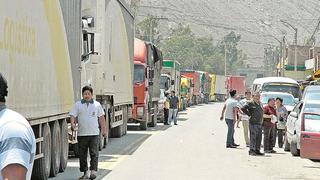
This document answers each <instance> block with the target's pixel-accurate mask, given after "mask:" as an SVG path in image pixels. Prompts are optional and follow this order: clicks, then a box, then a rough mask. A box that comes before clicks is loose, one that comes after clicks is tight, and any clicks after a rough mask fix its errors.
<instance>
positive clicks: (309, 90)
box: [301, 85, 320, 100]
mask: <svg viewBox="0 0 320 180" xmlns="http://www.w3.org/2000/svg"><path fill="white" fill-rule="evenodd" d="M301 100H320V86H319V85H317V86H316V85H315V86H307V87H306V88H305V89H304V91H303V95H302V98H301Z"/></svg>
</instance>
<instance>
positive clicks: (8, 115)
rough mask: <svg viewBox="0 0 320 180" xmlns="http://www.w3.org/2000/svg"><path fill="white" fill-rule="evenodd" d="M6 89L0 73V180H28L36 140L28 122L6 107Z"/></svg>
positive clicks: (5, 83)
mask: <svg viewBox="0 0 320 180" xmlns="http://www.w3.org/2000/svg"><path fill="white" fill-rule="evenodd" d="M7 89H8V85H7V81H6V79H5V78H4V77H3V76H2V74H1V73H0V180H6V179H27V180H29V179H31V174H32V167H33V161H34V156H35V150H36V140H35V136H34V133H33V130H32V128H31V126H30V124H29V122H28V121H27V120H26V119H25V118H24V117H23V116H22V115H20V114H19V113H17V112H15V111H12V110H10V109H8V108H7V107H6V104H5V103H6V98H5V97H6V96H7V95H8V90H7Z"/></svg>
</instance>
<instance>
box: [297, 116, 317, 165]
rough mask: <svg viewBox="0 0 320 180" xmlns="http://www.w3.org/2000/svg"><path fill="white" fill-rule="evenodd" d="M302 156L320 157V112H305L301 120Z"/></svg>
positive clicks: (308, 157) (315, 158)
mask: <svg viewBox="0 0 320 180" xmlns="http://www.w3.org/2000/svg"><path fill="white" fill-rule="evenodd" d="M300 149H301V150H300V157H301V158H306V159H314V160H319V159H320V151H319V149H320V113H319V112H317V113H303V115H302V120H301V136H300Z"/></svg>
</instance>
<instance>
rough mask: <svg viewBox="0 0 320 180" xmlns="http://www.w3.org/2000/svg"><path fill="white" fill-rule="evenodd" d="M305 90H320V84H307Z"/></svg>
mask: <svg viewBox="0 0 320 180" xmlns="http://www.w3.org/2000/svg"><path fill="white" fill-rule="evenodd" d="M304 90H305V91H308V90H309V91H310V90H311V91H313V90H320V86H307V87H306V88H305V89H304Z"/></svg>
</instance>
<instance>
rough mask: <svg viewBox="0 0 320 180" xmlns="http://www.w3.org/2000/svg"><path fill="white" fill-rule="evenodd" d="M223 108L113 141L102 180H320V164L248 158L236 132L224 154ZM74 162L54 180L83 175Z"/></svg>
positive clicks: (283, 156) (193, 112)
mask: <svg viewBox="0 0 320 180" xmlns="http://www.w3.org/2000/svg"><path fill="white" fill-rule="evenodd" d="M221 108H222V104H218V103H216V104H209V105H200V106H196V107H192V108H189V109H188V110H187V111H186V112H182V113H180V115H179V122H178V123H179V125H178V126H172V127H169V126H162V125H159V126H158V127H157V128H154V129H149V131H138V130H137V128H131V130H130V131H129V132H128V135H126V136H124V137H123V138H120V139H111V142H110V144H109V146H108V147H107V149H105V150H104V151H102V152H101V153H100V157H101V158H100V161H101V162H100V163H99V168H100V171H99V177H98V179H106V180H180V179H181V180H189V179H190V180H194V179H197V180H207V179H208V180H209V179H210V180H211V179H218V180H219V179H223V180H224V179H226V180H228V179H237V180H241V179H245V180H248V179H250V180H264V179H314V180H316V179H320V163H318V162H312V161H310V160H306V159H301V158H299V157H292V156H291V154H289V153H287V152H284V151H283V150H282V149H277V148H275V150H276V151H277V152H278V153H277V154H268V155H266V156H264V157H256V156H255V157H252V156H249V155H248V149H247V148H246V147H245V143H244V139H243V136H242V129H241V128H237V129H236V133H235V139H236V143H238V144H240V145H241V146H240V147H239V148H237V149H226V148H225V139H226V130H227V126H226V124H225V122H223V121H220V120H219V116H220V111H221ZM78 166H79V165H78V163H77V160H76V159H71V162H70V163H69V164H68V169H67V171H66V172H65V173H63V174H59V176H58V177H56V178H53V179H52V180H56V179H77V178H78V177H79V176H80V173H79V170H78Z"/></svg>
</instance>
